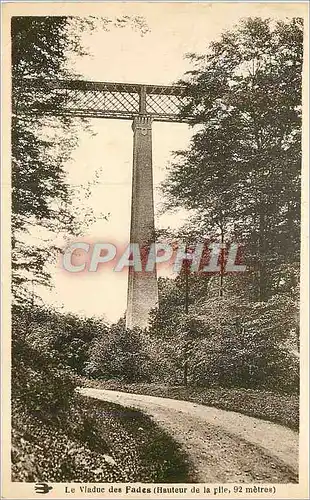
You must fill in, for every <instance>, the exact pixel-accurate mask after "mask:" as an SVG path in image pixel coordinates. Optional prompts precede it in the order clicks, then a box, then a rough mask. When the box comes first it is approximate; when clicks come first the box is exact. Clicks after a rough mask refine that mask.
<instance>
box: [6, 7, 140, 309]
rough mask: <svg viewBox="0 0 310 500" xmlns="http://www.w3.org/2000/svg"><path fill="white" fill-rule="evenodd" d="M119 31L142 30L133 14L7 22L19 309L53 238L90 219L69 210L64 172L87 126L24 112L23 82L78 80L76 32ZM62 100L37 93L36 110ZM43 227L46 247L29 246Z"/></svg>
mask: <svg viewBox="0 0 310 500" xmlns="http://www.w3.org/2000/svg"><path fill="white" fill-rule="evenodd" d="M125 26H128V27H131V28H132V29H134V30H138V31H139V32H140V33H141V35H143V34H145V33H146V32H147V31H148V28H147V26H146V23H145V21H144V19H143V18H141V17H139V16H138V17H135V16H133V17H130V16H123V17H120V18H117V19H108V18H97V17H94V16H90V17H86V18H79V17H72V16H66V17H63V16H44V17H42V16H41V17H37V16H19V17H13V18H12V22H11V34H12V79H13V86H12V106H13V115H12V270H13V273H12V286H13V295H14V298H15V300H16V301H17V302H19V303H21V304H22V303H24V302H25V301H28V302H29V300H30V299H29V283H30V282H32V283H33V284H40V285H47V284H48V283H49V273H48V272H47V269H46V263H47V262H49V261H51V260H52V259H53V258H54V253H55V250H56V247H55V244H53V241H54V240H55V235H59V234H62V233H64V234H65V235H66V236H68V235H70V234H77V233H79V232H81V231H82V230H83V229H85V226H86V225H87V223H89V221H90V220H91V218H92V217H93V214H92V210H91V209H90V207H88V212H89V213H83V214H77V213H75V212H74V210H72V207H71V205H72V199H73V197H74V196H76V195H77V193H76V191H74V189H73V188H72V187H70V185H69V183H68V181H67V176H66V169H65V165H66V164H67V163H68V160H69V159H70V158H71V154H72V151H73V149H74V148H75V147H76V145H77V141H78V133H79V132H80V131H81V129H84V130H89V127H88V125H87V121H86V120H84V119H80V118H68V117H61V116H58V117H53V116H47V115H46V116H44V115H38V114H37V115H34V114H33V113H31V112H29V108H30V110H31V100H32V99H33V93H32V95H31V93H29V91H27V88H26V87H25V85H24V83H23V82H24V80H25V79H28V80H29V79H39V80H40V79H42V80H43V79H49V80H57V79H68V78H80V76H79V75H76V74H75V73H74V71H73V70H72V64H71V65H70V62H72V58H74V57H75V58H77V57H80V56H83V55H84V56H85V54H86V52H85V48H84V47H83V45H82V42H81V36H82V34H83V33H84V32H85V31H87V32H89V33H91V32H92V31H93V30H96V29H101V30H109V29H111V28H119V29H121V28H123V27H125ZM63 98H64V96H60V95H59V96H57V101H56V102H55V96H52V95H51V94H50V92H49V91H48V89H46V91H45V92H44V93H42V92H41V93H40V92H37V94H36V101H37V102H36V104H37V107H39V105H40V104H42V103H43V102H44V104H45V105H46V104H48V103H49V102H50V101H51V99H52V100H53V105H54V106H55V105H58V106H61V103H62V99H63ZM27 110H28V112H26V111H27ZM76 189H80V193H79V194H80V198H81V199H83V195H85V189H87V187H86V188H85V187H80V188H76ZM84 198H85V196H84ZM42 228H44V230H45V231H44V232H43V234H44V236H45V238H46V239H48V240H49V244H48V245H42V244H40V245H38V244H37V243H33V244H29V237H28V235H30V236H31V235H32V234H33V233H34V235H37V233H38V231H39V230H42ZM27 240H28V242H27V243H26V241H27ZM51 242H52V243H51ZM41 243H42V241H41ZM58 250H59V249H58Z"/></svg>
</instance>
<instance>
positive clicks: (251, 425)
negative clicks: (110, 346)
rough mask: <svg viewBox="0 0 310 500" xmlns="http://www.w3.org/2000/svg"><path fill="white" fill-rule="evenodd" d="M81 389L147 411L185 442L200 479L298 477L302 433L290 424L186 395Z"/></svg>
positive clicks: (281, 480)
mask: <svg viewBox="0 0 310 500" xmlns="http://www.w3.org/2000/svg"><path fill="white" fill-rule="evenodd" d="M78 391H79V392H80V393H81V394H83V395H84V396H88V397H92V398H96V399H101V400H103V401H109V402H112V403H116V404H120V405H122V406H126V407H132V408H136V409H139V410H141V411H143V412H144V413H146V414H147V415H149V416H150V417H151V418H152V419H153V420H154V421H155V422H156V423H157V424H159V425H160V426H161V427H163V428H164V429H165V430H166V431H167V432H168V433H169V434H170V435H171V436H172V437H173V438H174V439H175V440H176V441H177V442H178V443H179V444H180V445H181V446H182V448H183V449H184V451H185V452H186V453H187V455H188V457H189V459H190V462H191V464H192V467H193V473H194V475H195V478H196V481H197V482H201V483H215V482H222V483H227V482H236V483H237V482H246V483H249V482H250V483H252V482H255V483H288V482H297V481H298V433H297V432H295V431H293V430H291V429H288V428H286V427H283V426H281V425H278V424H274V423H271V422H267V421H265V420H260V419H258V418H253V417H249V416H246V415H242V414H240V413H236V412H232V411H225V410H219V409H217V408H213V407H209V406H204V405H199V404H196V403H191V402H188V401H179V400H176V399H168V398H160V397H153V396H144V395H140V394H129V393H126V392H119V391H109V390H102V389H92V388H79V389H78Z"/></svg>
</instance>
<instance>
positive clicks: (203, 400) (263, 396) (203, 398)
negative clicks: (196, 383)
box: [82, 379, 299, 430]
mask: <svg viewBox="0 0 310 500" xmlns="http://www.w3.org/2000/svg"><path fill="white" fill-rule="evenodd" d="M82 385H83V386H84V387H94V388H97V389H110V390H118V391H124V392H132V393H136V394H146V395H150V396H159V397H166V398H172V399H179V400H184V401H191V402H194V403H198V404H203V405H207V406H214V407H215V408H220V409H223V410H229V411H235V412H239V413H243V414H244V415H249V416H251V417H257V418H261V419H263V420H269V421H271V422H275V423H277V424H281V425H284V426H286V427H289V428H291V429H293V430H298V429H299V397H298V395H296V394H278V393H275V392H271V391H265V390H256V389H235V388H229V389H226V388H220V387H218V388H209V389H206V388H197V387H182V386H169V385H164V384H144V383H143V384H124V383H122V382H119V381H112V380H111V381H99V380H97V381H95V380H87V379H83V381H82Z"/></svg>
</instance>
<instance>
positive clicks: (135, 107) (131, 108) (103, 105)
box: [13, 78, 190, 123]
mask: <svg viewBox="0 0 310 500" xmlns="http://www.w3.org/2000/svg"><path fill="white" fill-rule="evenodd" d="M20 92H22V93H23V99H22V101H23V105H22V106H18V104H15V105H14V106H13V112H15V113H18V114H19V113H35V114H53V115H63V116H80V117H92V118H118V119H125V120H132V119H133V118H134V117H135V116H139V115H140V116H141V115H148V116H149V117H150V118H152V120H154V121H162V122H187V123H188V122H189V121H190V120H189V117H187V116H185V115H184V113H181V110H183V109H184V107H185V106H186V104H187V103H188V97H186V95H185V88H184V87H181V86H163V85H141V84H134V83H117V82H91V81H84V80H38V79H30V78H29V79H23V80H22V81H19V82H13V95H14V93H16V94H19V93H20ZM18 100H19V99H18V98H17V99H13V101H14V102H17V103H18ZM25 103H26V104H25Z"/></svg>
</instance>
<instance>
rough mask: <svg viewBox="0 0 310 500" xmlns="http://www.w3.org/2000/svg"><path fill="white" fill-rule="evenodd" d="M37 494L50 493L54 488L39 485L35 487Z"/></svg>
mask: <svg viewBox="0 0 310 500" xmlns="http://www.w3.org/2000/svg"><path fill="white" fill-rule="evenodd" d="M34 489H35V492H36V493H48V492H49V491H50V490H52V489H53V487H52V486H49V485H48V484H46V483H38V484H36V485H35V487H34Z"/></svg>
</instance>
